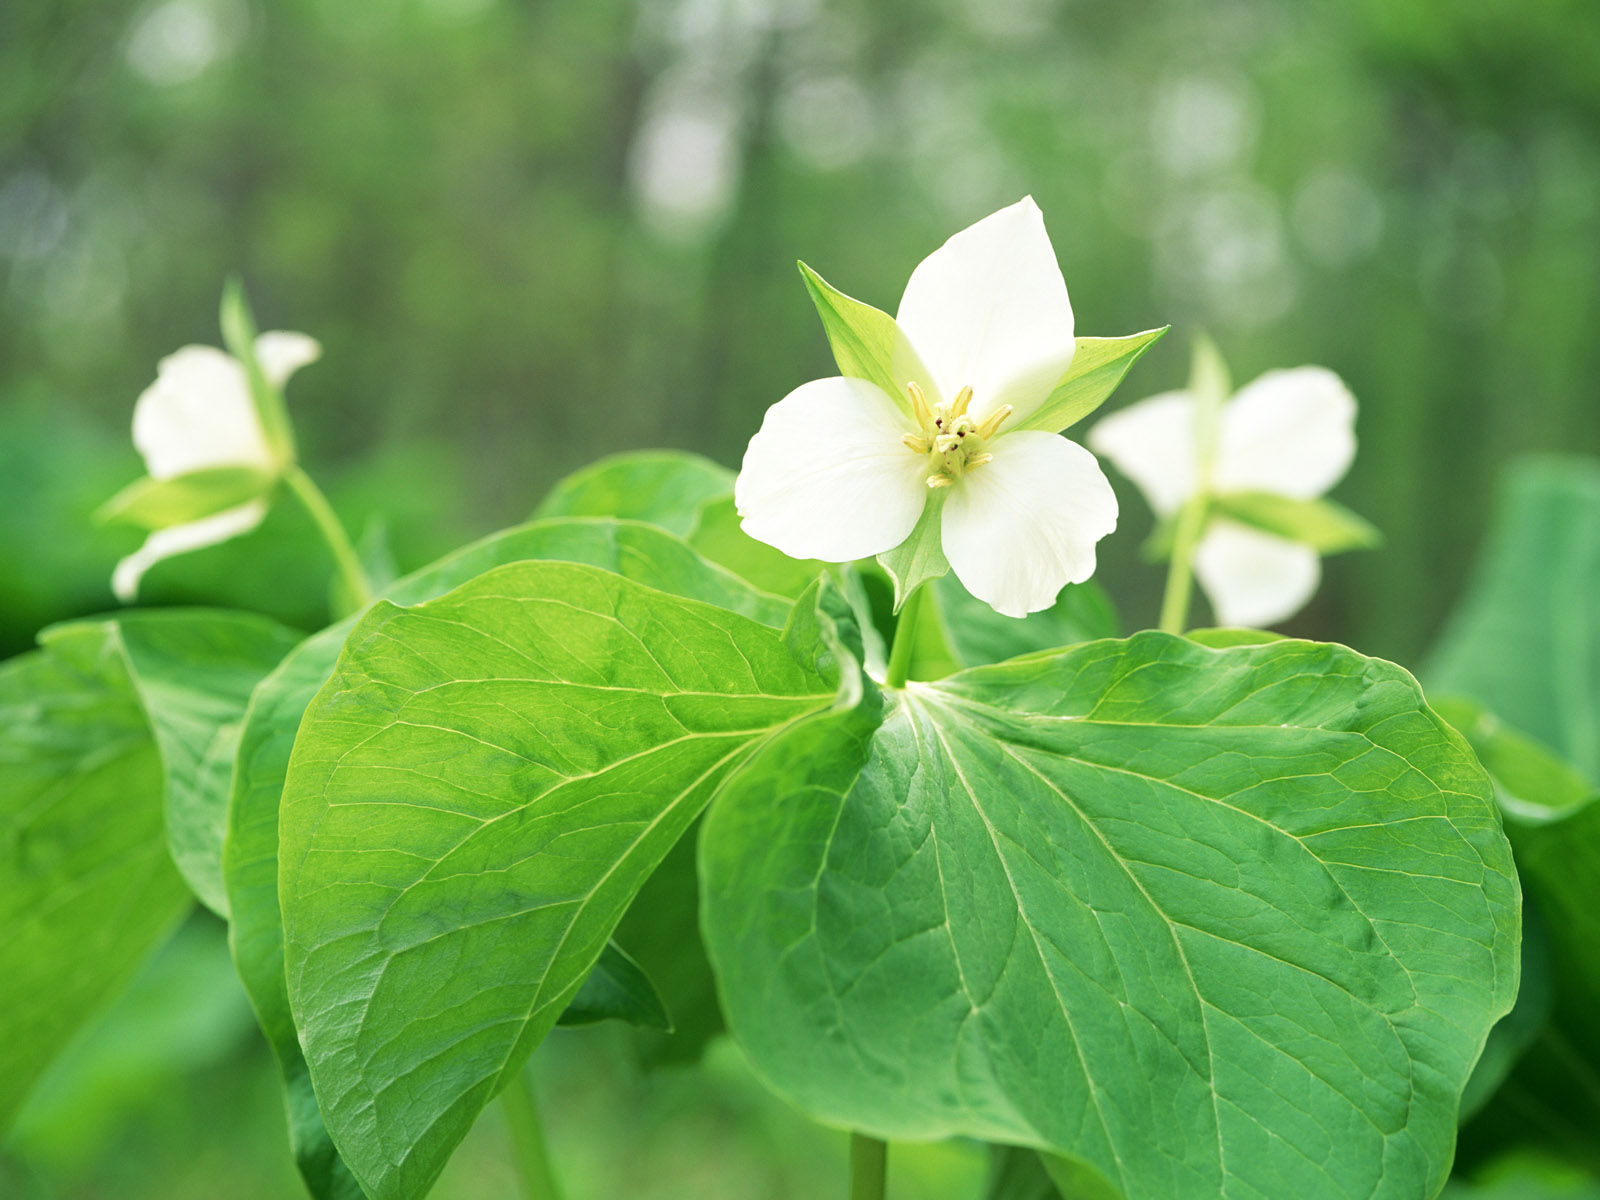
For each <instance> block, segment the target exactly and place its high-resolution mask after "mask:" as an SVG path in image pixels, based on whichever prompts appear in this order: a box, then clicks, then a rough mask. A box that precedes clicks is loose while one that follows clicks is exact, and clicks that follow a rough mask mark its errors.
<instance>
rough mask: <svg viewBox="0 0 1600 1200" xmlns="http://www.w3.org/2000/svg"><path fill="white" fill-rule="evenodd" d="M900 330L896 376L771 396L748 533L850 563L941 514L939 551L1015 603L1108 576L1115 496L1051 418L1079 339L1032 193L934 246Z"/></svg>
mask: <svg viewBox="0 0 1600 1200" xmlns="http://www.w3.org/2000/svg"><path fill="white" fill-rule="evenodd" d="M849 303H852V304H854V303H856V302H853V301H851V302H849ZM858 307H860V308H865V306H858ZM869 311H871V310H869ZM879 315H880V316H881V314H879ZM883 320H885V321H887V318H883ZM830 333H831V331H830ZM892 336H893V355H892V365H890V366H889V368H888V370H887V371H886V372H884V373H882V374H880V379H881V380H882V382H874V381H873V380H869V379H866V378H852V377H850V376H849V375H844V376H836V377H833V378H829V379H818V380H814V381H813V382H811V383H807V384H803V385H802V386H800V387H799V388H796V389H795V390H794V391H792V392H790V393H789V394H788V395H787V396H785V397H784V398H783V399H782V400H780V401H778V403H776V404H774V405H773V406H772V407H771V408H770V409H768V411H767V414H766V418H765V420H764V421H763V422H762V425H761V429H760V431H759V432H758V433H757V434H756V435H755V437H754V438H752V439H751V442H750V447H749V449H748V450H747V451H746V453H745V457H744V464H743V466H742V468H741V470H740V472H739V477H738V482H737V484H736V485H735V491H734V499H735V502H736V503H737V506H738V509H739V514H740V516H741V517H742V518H743V527H744V530H745V532H746V533H748V534H749V535H750V536H751V537H754V538H756V539H758V540H760V541H763V542H766V543H768V544H769V545H772V546H776V547H777V548H778V549H779V550H782V551H783V552H784V553H785V554H789V555H791V556H793V557H795V558H816V559H822V560H824V561H827V562H848V561H851V560H854V559H859V558H867V557H870V556H872V555H876V554H882V553H885V552H887V551H892V550H895V549H896V548H897V547H900V546H901V545H902V543H904V542H906V540H907V539H908V538H909V537H911V535H912V532H913V530H914V529H917V528H918V525H919V522H923V521H925V519H929V520H937V526H936V527H935V532H936V534H937V548H938V549H939V550H942V553H943V555H944V557H945V558H946V559H947V560H948V562H949V565H950V567H951V569H953V570H954V571H955V573H956V576H957V577H958V578H959V579H960V580H961V582H962V583H963V584H964V585H965V586H966V588H967V590H968V591H969V592H971V593H972V594H973V595H974V596H976V597H978V598H979V599H980V600H983V601H985V602H986V603H988V604H989V605H991V606H992V607H993V608H995V609H996V610H997V611H999V612H1002V613H1005V614H1007V615H1008V616H1015V617H1021V616H1024V615H1026V614H1027V613H1030V612H1034V611H1036V610H1038V609H1042V608H1048V607H1049V606H1050V605H1051V604H1052V603H1054V601H1055V599H1056V595H1057V593H1058V592H1060V590H1061V588H1062V587H1063V586H1065V585H1066V584H1069V583H1080V582H1082V581H1083V580H1085V579H1087V578H1088V577H1089V576H1090V575H1091V574H1092V573H1093V572H1094V567H1095V543H1096V542H1097V541H1099V540H1100V538H1102V537H1104V536H1105V535H1106V534H1108V533H1110V532H1111V531H1112V529H1114V528H1115V527H1116V522H1117V501H1116V496H1115V494H1114V493H1113V492H1112V490H1111V485H1110V484H1109V483H1108V482H1107V480H1106V477H1105V475H1104V474H1103V473H1102V471H1101V469H1100V466H1099V463H1098V462H1097V461H1096V460H1095V457H1094V455H1092V454H1090V453H1089V452H1088V451H1087V450H1085V449H1084V448H1083V447H1081V446H1079V445H1077V444H1075V443H1073V442H1070V441H1067V440H1066V439H1065V438H1062V437H1060V436H1059V435H1058V430H1059V429H1060V428H1062V427H1063V426H1062V425H1055V426H1054V427H1051V428H1045V427H1041V425H1040V424H1039V422H1041V421H1042V422H1044V423H1046V424H1048V423H1049V422H1050V421H1051V414H1050V412H1049V411H1048V409H1047V408H1046V406H1045V402H1046V400H1047V399H1048V398H1049V397H1050V396H1051V393H1052V392H1053V391H1054V390H1055V389H1056V387H1057V385H1058V384H1059V383H1060V382H1061V380H1062V379H1063V377H1064V376H1065V375H1066V374H1067V371H1068V368H1069V366H1070V365H1071V363H1072V359H1073V353H1074V349H1075V346H1076V341H1075V338H1074V333H1073V318H1072V306H1071V304H1070V302H1069V301H1068V299H1067V286H1066V283H1065V281H1064V280H1063V279H1062V277H1061V269H1060V267H1059V266H1058V265H1057V263H1056V257H1055V251H1054V249H1053V248H1052V247H1051V245H1050V238H1049V235H1048V234H1047V233H1046V232H1045V228H1044V219H1043V216H1042V215H1041V214H1040V212H1039V209H1038V207H1037V206H1036V205H1035V204H1034V203H1033V201H1032V200H1031V199H1024V200H1022V201H1021V202H1020V203H1018V204H1014V205H1012V206H1011V207H1009V208H1005V209H1002V210H1001V211H999V212H997V213H995V214H993V215H992V216H989V217H986V218H984V219H983V220H981V221H979V222H978V223H977V224H975V225H973V226H971V227H970V228H968V229H965V230H963V231H962V232H960V233H958V234H956V235H955V236H954V237H952V238H951V239H950V240H949V241H947V242H946V243H945V244H944V245H943V246H942V247H941V248H940V249H938V250H936V251H934V253H933V254H931V255H929V256H928V257H927V258H926V259H924V260H923V261H922V263H921V264H920V265H919V266H918V267H917V269H916V270H915V271H913V272H912V274H911V279H910V281H909V282H908V283H907V284H906V288H905V293H904V295H903V296H902V297H901V300H900V308H899V311H898V313H897V315H896V316H895V318H894V330H893V335H892ZM838 348H839V347H838V343H837V342H836V344H835V350H836V352H837V351H838ZM840 365H841V367H842V368H843V367H844V366H845V361H844V359H843V358H841V364H840ZM891 382H892V383H893V385H894V386H893V387H892V388H890V387H889V386H888V384H889V383H891Z"/></svg>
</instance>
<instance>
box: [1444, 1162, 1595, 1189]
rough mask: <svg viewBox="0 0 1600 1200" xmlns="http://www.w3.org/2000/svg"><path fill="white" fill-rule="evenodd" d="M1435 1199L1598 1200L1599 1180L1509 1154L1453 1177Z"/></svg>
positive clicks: (1562, 1165)
mask: <svg viewBox="0 0 1600 1200" xmlns="http://www.w3.org/2000/svg"><path fill="white" fill-rule="evenodd" d="M1439 1200H1600V1179H1596V1178H1595V1177H1594V1176H1593V1175H1592V1174H1590V1173H1589V1172H1587V1171H1584V1170H1581V1169H1574V1168H1573V1167H1571V1166H1569V1165H1567V1164H1565V1163H1562V1162H1559V1161H1557V1160H1555V1159H1551V1158H1548V1157H1546V1156H1543V1155H1537V1154H1523V1153H1512V1154H1507V1155H1505V1156H1504V1157H1502V1158H1499V1159H1497V1160H1495V1161H1494V1162H1491V1163H1489V1164H1487V1165H1486V1166H1484V1167H1482V1168H1480V1169H1478V1170H1475V1171H1473V1172H1472V1173H1471V1174H1470V1175H1462V1176H1459V1177H1453V1178H1452V1179H1451V1180H1450V1182H1449V1184H1448V1185H1447V1186H1446V1187H1445V1189H1444V1191H1443V1192H1441V1193H1440V1194H1439Z"/></svg>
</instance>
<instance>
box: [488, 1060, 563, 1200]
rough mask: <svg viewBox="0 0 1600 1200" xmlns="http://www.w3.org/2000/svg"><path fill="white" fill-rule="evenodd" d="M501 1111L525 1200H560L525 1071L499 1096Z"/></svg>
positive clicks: (548, 1152)
mask: <svg viewBox="0 0 1600 1200" xmlns="http://www.w3.org/2000/svg"><path fill="white" fill-rule="evenodd" d="M500 1107H501V1109H502V1110H504V1113H505V1118H506V1124H507V1125H509V1126H510V1127H511V1145H512V1149H513V1150H514V1151H515V1154H516V1162H517V1176H518V1178H520V1179H521V1180H522V1194H523V1195H524V1196H525V1197H527V1200H561V1185H560V1184H558V1183H557V1182H556V1176H555V1171H554V1169H553V1168H552V1167H551V1165H550V1151H549V1149H548V1148H547V1147H546V1146H545V1141H544V1126H543V1125H542V1124H541V1123H540V1121H539V1104H538V1101H537V1099H536V1098H535V1097H534V1094H533V1080H532V1079H531V1078H530V1077H529V1074H528V1070H527V1068H526V1067H524V1068H523V1069H522V1070H520V1071H518V1072H517V1077H516V1078H515V1079H513V1080H512V1081H511V1086H510V1087H508V1088H506V1090H505V1091H503V1092H501V1093H500Z"/></svg>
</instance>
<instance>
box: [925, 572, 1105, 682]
mask: <svg viewBox="0 0 1600 1200" xmlns="http://www.w3.org/2000/svg"><path fill="white" fill-rule="evenodd" d="M933 598H934V601H935V611H936V612H937V614H938V621H939V624H940V626H941V627H942V628H943V631H944V637H945V641H946V644H947V645H948V646H949V647H950V651H951V655H952V657H953V658H954V660H955V662H956V664H957V665H958V666H961V667H982V666H988V665H989V664H990V663H997V662H1001V661H1003V660H1005V659H1008V658H1015V657H1016V656H1017V655H1019V654H1034V653H1037V652H1038V651H1041V650H1054V649H1057V648H1058V647H1061V646H1073V645H1076V644H1077V643H1079V642H1092V641H1094V640H1095V639H1096V638H1109V637H1116V636H1117V634H1118V633H1119V632H1120V630H1119V628H1118V624H1117V614H1116V611H1115V610H1114V609H1113V608H1112V607H1111V600H1110V598H1109V597H1107V595H1106V594H1105V592H1104V591H1103V590H1102V589H1101V588H1100V586H1099V585H1098V584H1095V583H1077V584H1069V585H1067V586H1066V587H1064V588H1062V589H1061V594H1060V595H1059V596H1057V597H1056V602H1055V604H1053V605H1052V606H1051V607H1049V608H1047V609H1044V610H1042V611H1040V612H1036V613H1029V614H1028V615H1027V616H1026V617H1023V618H1021V619H1018V618H1016V617H1008V616H1004V615H1003V614H1001V613H997V612H995V611H994V609H992V608H990V607H989V606H988V605H987V604H985V603H984V602H983V601H982V600H978V599H975V598H974V597H973V596H972V595H971V593H969V592H968V591H967V589H966V588H964V587H962V586H961V581H960V580H959V579H957V578H956V577H955V576H954V575H946V576H945V577H944V578H942V579H940V580H939V581H938V582H937V583H936V584H934V587H933ZM929 615H930V614H927V613H924V616H923V619H924V620H925V621H926V620H927V619H928V616H929ZM911 677H912V678H913V679H929V678H939V676H938V675H924V674H921V673H919V672H918V670H917V669H916V667H913V669H912V676H911Z"/></svg>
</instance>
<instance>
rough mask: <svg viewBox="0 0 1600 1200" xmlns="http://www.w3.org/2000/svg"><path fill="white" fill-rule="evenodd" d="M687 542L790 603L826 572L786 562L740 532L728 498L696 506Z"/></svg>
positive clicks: (815, 565) (820, 566) (801, 561)
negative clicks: (692, 526)
mask: <svg viewBox="0 0 1600 1200" xmlns="http://www.w3.org/2000/svg"><path fill="white" fill-rule="evenodd" d="M687 540H688V542H689V545H691V546H693V547H694V548H695V549H696V550H697V551H699V552H700V554H701V555H702V556H704V557H705V558H708V559H710V560H711V561H712V562H714V563H716V564H717V565H718V566H722V567H726V568H727V569H728V570H730V571H732V572H733V573H734V574H735V575H737V576H739V578H741V579H744V580H747V581H749V582H750V583H751V584H753V585H754V586H756V587H758V588H760V589H761V590H762V591H764V592H770V593H772V594H773V595H774V596H787V597H789V598H790V599H793V598H794V597H796V596H798V595H799V594H800V593H801V592H803V591H805V590H806V589H807V588H808V587H810V586H811V585H812V584H813V583H815V582H816V580H817V576H818V575H820V574H821V573H822V572H823V571H825V570H826V569H827V564H826V563H821V562H818V561H816V560H815V559H807V558H790V557H789V556H788V555H787V554H785V553H784V552H783V551H782V550H779V549H777V548H776V547H773V546H769V545H767V544H766V543H765V542H758V541H756V540H755V538H753V537H751V536H750V535H749V534H747V533H746V532H745V531H744V530H743V529H742V528H740V525H739V513H738V510H737V509H735V508H734V506H733V497H732V496H731V495H729V496H725V497H723V498H721V499H718V500H708V501H706V502H705V503H704V504H702V505H701V506H700V509H699V512H698V514H697V519H696V521H695V525H694V529H693V531H692V532H691V533H690V534H689V536H688V539H687Z"/></svg>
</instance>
